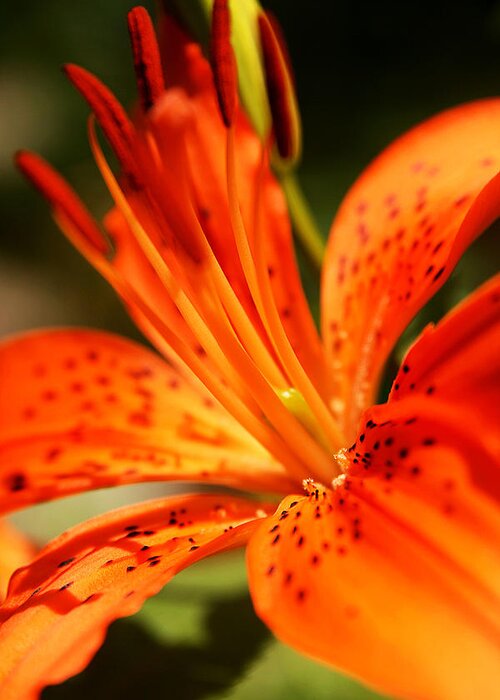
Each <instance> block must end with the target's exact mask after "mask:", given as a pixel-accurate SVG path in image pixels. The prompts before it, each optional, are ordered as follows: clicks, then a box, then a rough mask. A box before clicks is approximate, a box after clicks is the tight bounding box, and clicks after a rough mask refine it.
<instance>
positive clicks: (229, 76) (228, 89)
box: [210, 0, 238, 128]
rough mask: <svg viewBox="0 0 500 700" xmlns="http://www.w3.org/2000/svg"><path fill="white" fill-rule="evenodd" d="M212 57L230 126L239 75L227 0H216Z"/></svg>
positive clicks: (215, 77)
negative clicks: (232, 43)
mask: <svg viewBox="0 0 500 700" xmlns="http://www.w3.org/2000/svg"><path fill="white" fill-rule="evenodd" d="M210 59H211V63H212V70H213V74H214V82H215V89H216V91H217V98H218V101H219V108H220V111H221V114H222V119H223V121H224V124H225V125H226V127H228V128H229V127H230V126H231V124H232V121H233V117H234V112H235V109H236V97H237V89H238V87H237V86H238V75H237V70H236V60H235V57H234V51H233V47H232V46H231V17H230V14H229V8H228V3H227V0H214V4H213V9H212V36H211V42H210Z"/></svg>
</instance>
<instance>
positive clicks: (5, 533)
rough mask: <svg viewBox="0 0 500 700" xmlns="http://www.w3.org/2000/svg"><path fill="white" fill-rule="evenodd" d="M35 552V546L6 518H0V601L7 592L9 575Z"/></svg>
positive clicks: (25, 562) (26, 561) (31, 557)
mask: <svg viewBox="0 0 500 700" xmlns="http://www.w3.org/2000/svg"><path fill="white" fill-rule="evenodd" d="M35 553H36V549H35V546H34V545H33V543H32V542H30V541H29V540H28V538H27V537H25V536H24V535H23V534H22V533H21V532H19V530H16V528H15V527H13V525H11V524H10V523H9V522H8V521H7V520H0V601H1V600H3V598H4V596H5V593H6V592H7V585H8V583H9V579H10V577H11V575H12V574H13V573H14V571H15V570H16V569H19V567H20V566H24V565H25V564H27V563H28V562H29V561H30V560H31V559H33V558H34V556H35Z"/></svg>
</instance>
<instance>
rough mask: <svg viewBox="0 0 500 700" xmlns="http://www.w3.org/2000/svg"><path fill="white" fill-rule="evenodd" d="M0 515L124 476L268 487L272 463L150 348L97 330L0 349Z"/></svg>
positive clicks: (34, 338) (284, 481) (279, 472)
mask: <svg viewBox="0 0 500 700" xmlns="http://www.w3.org/2000/svg"><path fill="white" fill-rule="evenodd" d="M0 372H1V377H2V380H1V382H0V414H1V415H2V423H1V426H0V455H1V466H0V510H2V511H4V512H8V511H12V510H15V509H17V508H19V507H21V506H24V505H26V504H28V503H34V502H38V501H43V500H51V499H54V498H58V497H60V496H65V495H68V494H70V493H74V492H78V491H86V490H88V489H93V488H101V487H105V486H115V485H119V484H125V483H134V482H142V481H155V480H156V481H161V480H169V479H176V480H184V481H186V480H191V481H193V480H195V481H196V480H198V481H204V482H207V481H212V482H217V483H224V484H228V485H233V486H239V485H241V486H242V487H244V488H245V489H251V488H254V489H256V490H257V489H262V490H264V491H265V490H267V491H272V490H275V489H277V490H278V491H279V490H283V491H284V489H286V488H287V487H289V480H288V478H287V477H286V476H285V471H284V469H283V467H281V465H279V464H278V463H277V462H275V461H273V459H272V458H271V457H270V456H269V454H268V453H267V452H266V451H265V450H264V449H263V448H262V447H261V446H260V445H259V444H258V443H257V442H256V441H255V440H254V439H253V438H252V437H250V436H249V435H248V434H247V433H246V432H245V431H244V430H243V429H242V428H241V427H240V426H239V425H238V424H237V423H236V421H235V420H234V419H233V418H232V417H231V416H229V414H228V413H227V412H226V411H225V410H224V409H223V408H222V407H221V406H220V405H219V404H217V402H215V401H214V400H213V399H212V398H211V397H210V394H209V393H208V392H207V391H205V390H204V389H203V388H202V387H201V385H200V384H199V383H196V384H195V383H194V382H193V383H190V382H189V380H188V379H187V376H186V375H182V374H181V373H180V372H179V371H177V370H176V369H174V368H173V367H170V366H168V365H167V364H166V363H165V362H164V361H162V360H161V359H160V358H159V357H157V356H156V355H154V354H153V353H152V352H150V351H148V350H146V349H144V348H142V347H140V346H139V345H136V344H135V343H132V342H130V341H127V340H123V339H121V338H118V337H116V336H113V335H110V334H106V333H101V332H97V331H82V330H54V331H42V332H39V333H33V334H29V335H26V336H22V337H19V338H17V339H16V338H15V339H13V340H10V341H6V342H5V343H4V344H3V345H2V346H0Z"/></svg>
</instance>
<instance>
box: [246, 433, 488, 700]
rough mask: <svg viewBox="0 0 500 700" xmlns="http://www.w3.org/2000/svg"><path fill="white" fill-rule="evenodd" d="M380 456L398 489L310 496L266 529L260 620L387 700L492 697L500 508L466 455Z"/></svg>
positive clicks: (256, 589)
mask: <svg viewBox="0 0 500 700" xmlns="http://www.w3.org/2000/svg"><path fill="white" fill-rule="evenodd" d="M379 454H380V459H381V460H383V461H385V460H387V459H389V460H391V462H392V461H393V460H395V461H394V462H393V463H394V465H396V463H397V464H398V468H397V469H394V470H392V472H391V473H392V476H391V479H390V480H389V479H386V478H385V476H384V475H385V472H383V473H382V474H380V476H378V477H377V478H372V479H369V478H363V477H361V476H353V477H349V478H347V479H346V480H345V481H344V483H343V484H342V485H340V484H339V485H338V486H337V488H336V489H335V490H334V491H332V490H327V489H324V488H323V487H318V490H317V492H316V491H315V490H314V489H313V488H311V495H309V496H308V497H306V498H304V497H301V496H296V497H289V498H287V499H285V500H284V501H283V502H282V504H281V506H280V508H279V509H278V511H277V513H276V514H275V516H273V518H271V519H269V520H268V521H266V523H265V524H262V525H261V527H260V528H259V530H258V531H257V533H256V534H255V535H254V536H253V537H252V539H251V541H250V543H249V548H248V566H249V579H250V587H251V593H252V597H253V600H254V605H255V607H256V610H257V612H258V614H259V615H260V616H261V617H262V619H263V620H264V621H265V622H266V623H267V624H268V625H269V626H270V627H271V629H272V630H273V631H274V632H275V633H276V635H277V636H278V637H279V638H281V639H282V640H283V641H285V642H287V643H289V644H291V645H292V646H294V647H295V648H296V649H298V650H299V651H301V652H303V653H305V654H308V655H310V656H312V657H314V658H316V659H319V660H322V661H325V662H327V663H329V664H331V665H333V666H335V667H337V668H339V669H341V670H343V671H345V672H347V673H349V674H352V675H354V676H356V677H359V678H360V679H362V680H363V681H364V682H366V683H368V684H370V685H372V686H374V687H375V688H377V689H378V690H380V691H382V692H384V693H388V694H389V695H391V696H393V695H394V696H395V697H401V698H411V699H415V698H425V699H426V700H468V698H470V697H475V696H476V694H477V696H478V697H494V696H495V695H496V694H497V693H498V689H499V687H500V664H499V658H500V566H499V563H498V542H499V541H500V518H499V516H498V510H497V509H496V508H494V507H493V506H492V502H491V501H490V499H489V498H488V497H486V496H485V495H484V494H482V493H481V492H480V491H477V490H475V489H472V488H469V485H468V483H467V480H466V479H465V478H463V472H462V464H461V457H460V454H459V453H457V452H453V451H447V452H445V451H443V450H441V449H440V448H438V447H437V446H436V447H431V446H426V447H421V448H420V452H419V453H417V451H416V450H415V454H414V455H413V457H412V459H411V460H406V461H405V460H399V462H397V460H398V457H397V455H396V456H394V455H393V454H392V453H387V452H386V451H385V448H381V449H380V451H379ZM413 458H414V459H413ZM415 460H418V461H415ZM417 465H418V467H419V469H420V471H418V472H415V471H414V469H415V468H416V467H417ZM386 469H387V468H386Z"/></svg>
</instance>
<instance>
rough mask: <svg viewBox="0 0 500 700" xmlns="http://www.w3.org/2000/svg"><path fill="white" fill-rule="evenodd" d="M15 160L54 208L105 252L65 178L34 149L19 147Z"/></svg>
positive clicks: (102, 239) (103, 245) (97, 231)
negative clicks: (32, 151)
mask: <svg viewBox="0 0 500 700" xmlns="http://www.w3.org/2000/svg"><path fill="white" fill-rule="evenodd" d="M15 161H16V165H17V167H18V168H19V170H20V171H21V172H22V174H23V175H24V176H25V177H26V178H27V179H28V180H29V181H30V182H31V183H32V184H33V185H34V186H35V187H36V189H37V190H38V191H39V192H40V193H41V194H42V195H43V196H44V197H45V199H46V200H47V201H48V202H49V204H50V206H51V207H52V208H53V209H54V210H55V212H56V213H57V212H61V213H62V214H63V215H64V216H65V217H66V219H67V220H68V221H69V222H70V223H71V224H72V225H73V226H74V227H75V229H76V230H77V231H78V232H79V233H80V234H81V236H82V237H83V238H84V239H85V242H86V243H87V244H89V245H90V246H92V248H93V249H94V250H95V251H96V252H98V253H99V254H103V255H106V254H107V253H108V251H109V246H108V244H107V242H106V240H105V238H104V237H103V235H102V233H101V231H100V230H99V228H98V226H97V225H96V223H95V221H94V219H93V218H92V216H91V215H90V213H89V211H88V210H87V208H86V207H85V205H84V204H83V202H82V201H81V199H80V198H79V197H78V195H77V194H76V192H75V191H74V190H73V188H72V187H70V185H68V183H67V182H66V180H65V179H64V178H63V177H62V176H61V175H60V174H59V173H58V172H57V171H56V170H54V168H53V167H52V166H51V165H49V164H48V163H47V162H46V161H45V160H44V159H43V158H41V157H40V156H39V155H37V154H36V153H31V152H30V151H19V152H18V153H16V156H15Z"/></svg>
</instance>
